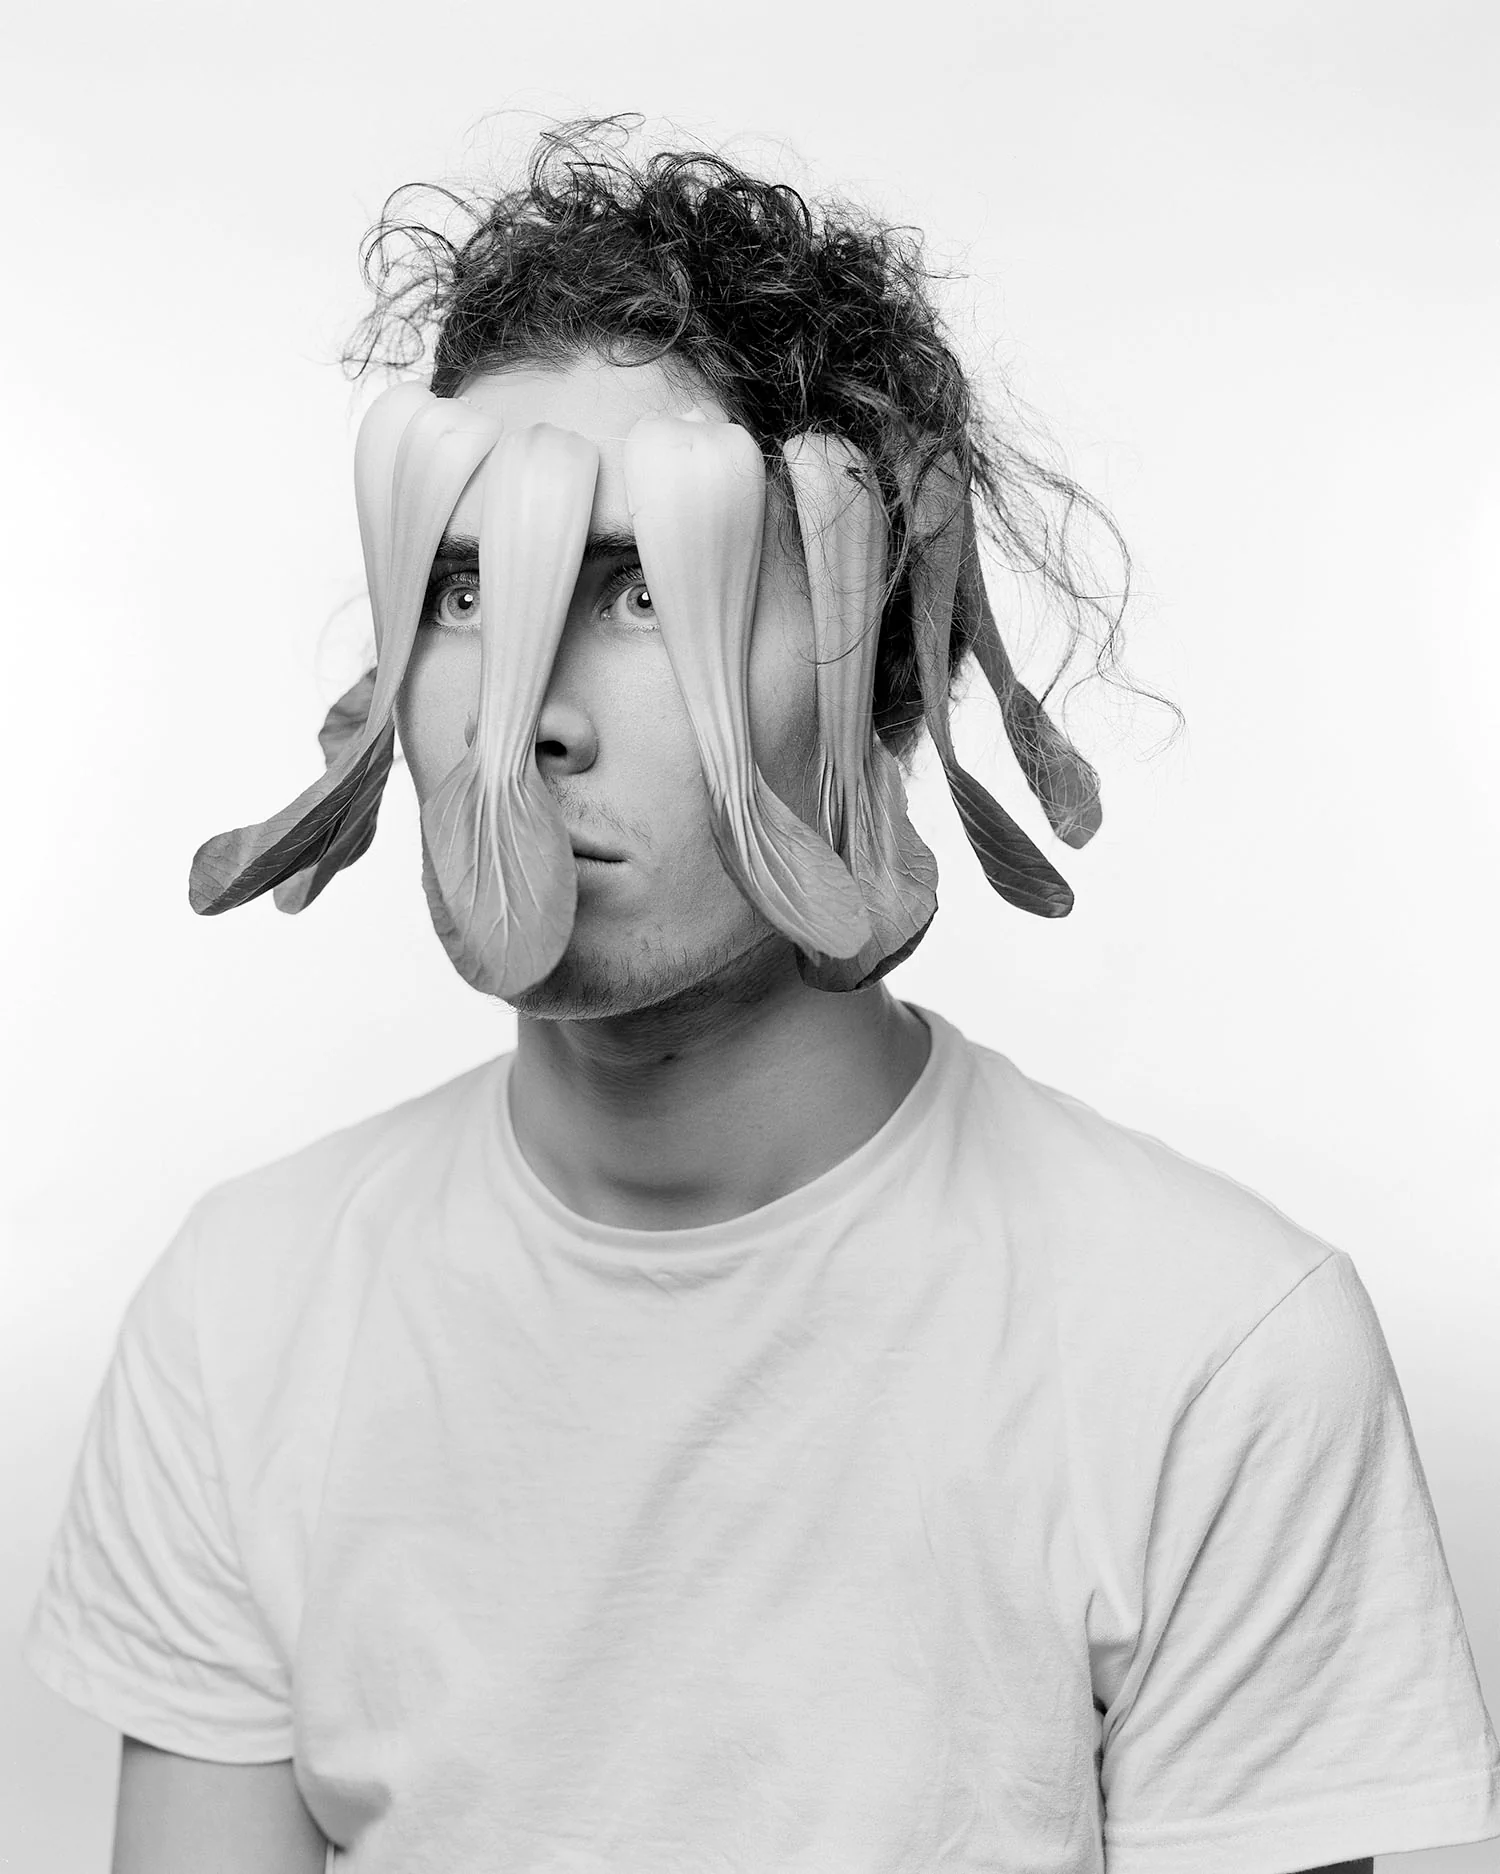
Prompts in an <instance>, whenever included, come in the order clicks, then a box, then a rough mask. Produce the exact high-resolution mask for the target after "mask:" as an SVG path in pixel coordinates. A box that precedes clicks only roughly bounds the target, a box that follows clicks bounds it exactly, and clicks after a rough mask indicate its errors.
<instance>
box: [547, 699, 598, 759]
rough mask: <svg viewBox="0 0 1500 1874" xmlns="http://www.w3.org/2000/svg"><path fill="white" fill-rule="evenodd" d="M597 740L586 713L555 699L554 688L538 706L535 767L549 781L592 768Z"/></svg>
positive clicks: (596, 752)
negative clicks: (539, 709) (539, 706)
mask: <svg viewBox="0 0 1500 1874" xmlns="http://www.w3.org/2000/svg"><path fill="white" fill-rule="evenodd" d="M598 754H599V740H598V737H597V735H596V734H595V732H594V724H593V722H592V720H591V719H590V717H589V715H588V712H587V711H586V710H583V709H580V708H579V707H578V705H577V704H576V703H573V702H570V701H569V700H568V699H567V698H566V697H563V696H559V695H558V694H557V692H556V687H555V685H554V687H553V689H552V690H551V691H550V692H549V693H548V696H547V698H546V700H545V702H544V703H543V704H542V713H541V715H540V716H539V717H538V719H537V725H536V765H537V766H538V767H539V768H540V769H541V771H542V773H543V775H544V776H545V777H546V778H547V779H548V780H551V779H553V778H554V777H556V776H560V775H564V774H582V773H584V771H585V770H586V769H589V768H592V767H593V765H594V762H595V761H596V760H597V758H598Z"/></svg>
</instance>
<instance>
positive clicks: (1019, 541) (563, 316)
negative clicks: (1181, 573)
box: [343, 114, 1163, 761]
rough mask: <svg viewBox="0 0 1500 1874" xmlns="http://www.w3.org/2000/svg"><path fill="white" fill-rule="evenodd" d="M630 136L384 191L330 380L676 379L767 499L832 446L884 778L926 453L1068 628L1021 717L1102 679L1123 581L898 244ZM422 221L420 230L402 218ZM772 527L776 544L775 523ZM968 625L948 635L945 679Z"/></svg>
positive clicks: (909, 647) (914, 727) (620, 122)
mask: <svg viewBox="0 0 1500 1874" xmlns="http://www.w3.org/2000/svg"><path fill="white" fill-rule="evenodd" d="M640 122H641V119H640V118H639V117H638V116H636V115H634V114H624V115H618V116H613V117H605V118H588V119H582V120H578V121H574V122H571V123H566V124H559V125H556V126H554V127H553V128H551V129H549V130H546V131H544V132H543V133H542V134H541V135H540V136H539V138H538V140H537V143H536V146H535V148H534V150H533V152H532V155H531V157H530V160H529V163H528V165H527V170H526V176H525V180H524V182H522V183H521V184H520V185H519V186H513V187H509V188H499V189H496V188H489V189H484V188H466V189H463V190H459V189H455V188H452V187H448V186H440V185H435V184H417V183H414V184H407V185H406V186H405V187H403V188H401V189H398V190H396V191H395V193H394V194H393V195H392V196H391V197H390V198H389V199H388V200H387V202H386V204H385V207H384V209H383V211H382V213H381V215H380V217H379V219H378V220H377V221H376V223H375V225H374V226H373V227H372V228H371V229H370V230H369V232H368V234H367V235H366V236H365V240H364V244H363V248H362V253H361V264H362V271H363V276H364V279H365V282H366V284H367V286H368V287H369V289H370V290H371V292H372V294H373V304H372V305H371V307H370V310H369V311H368V313H367V314H366V315H365V317H364V318H363V319H362V320H361V322H360V324H359V325H358V327H357V328H356V330H355V332H354V333H353V335H352V337H351V338H350V340H349V343H348V345H347V346H346V348H345V350H344V354H343V363H344V368H345V370H346V372H347V373H348V374H349V375H350V376H351V377H353V378H359V377H361V376H362V375H363V374H364V373H365V372H366V371H369V370H370V369H372V368H379V367H386V368H388V369H393V370H403V371H410V370H412V369H413V368H416V367H420V366H423V365H426V366H427V367H428V368H429V369H430V373H431V376H430V387H431V389H432V391H433V392H434V394H435V395H437V396H440V397H451V396H455V395H457V394H458V393H459V392H460V391H461V389H462V387H463V385H464V383H465V382H466V380H468V379H469V378H470V377H471V376H473V375H475V374H477V373H480V372H484V371H487V370H494V369H496V368H498V367H500V366H502V365H505V364H515V363H520V362H523V361H524V362H527V363H532V364H541V365H548V364H564V363H567V362H569V361H571V360H573V359H576V358H577V357H579V356H581V355H583V354H586V353H592V354H596V355H600V356H603V357H605V358H607V359H609V360H610V361H612V362H615V363H626V364H642V363H646V362H649V361H652V360H660V361H662V363H663V364H664V365H666V366H667V367H668V368H680V367H683V366H686V367H687V368H688V369H689V370H690V371H692V372H694V373H696V374H697V376H698V377H699V378H700V379H701V380H702V382H703V383H705V384H706V385H707V386H708V388H709V389H710V390H711V391H712V393H713V395H714V396H715V397H716V398H717V399H718V401H719V402H720V404H721V405H722V406H723V408H724V409H725V410H726V411H727V412H728V413H729V415H730V417H731V419H732V420H733V421H735V422H738V423H740V424H742V425H743V426H744V427H745V429H747V430H748V431H749V432H750V434H751V435H752V436H753V437H754V438H755V440H756V441H757V442H758V443H759V444H760V446H761V449H762V451H763V453H764V455H765V457H766V465H767V471H768V474H769V475H770V477H771V479H772V481H773V483H775V484H777V485H779V486H782V487H783V489H785V482H784V479H783V478H784V477H785V473H786V471H785V466H784V463H783V460H782V457H781V451H780V445H781V444H782V443H783V442H784V441H785V440H786V439H787V438H789V437H791V436H794V435H796V434H798V433H799V432H800V431H804V430H824V431H830V432H832V433H834V434H836V435H839V436H842V437H843V438H845V439H846V440H847V441H848V442H850V443H852V444H853V445H854V446H855V447H856V448H858V449H860V450H861V451H862V452H863V453H864V455H865V456H866V457H867V459H868V460H869V462H870V464H871V465H872V468H873V471H874V474H875V478H876V481H877V484H878V493H879V496H880V498H881V501H882V503H883V505H884V508H885V513H886V518H887V522H888V524H889V527H890V538H891V554H890V561H889V570H888V576H887V582H886V590H885V595H884V603H883V606H882V610H881V621H880V642H879V647H878V656H877V664H876V679H875V727H876V730H877V732H878V733H879V734H880V736H881V737H882V739H883V740H884V741H885V743H886V744H887V746H888V747H890V748H891V749H892V750H893V752H894V753H896V754H897V755H898V756H900V757H902V758H903V759H904V760H907V761H909V760H910V758H911V755H912V753H913V750H914V748H915V745H916V743H917V740H918V737H919V734H920V730H921V726H922V697H921V687H920V683H919V680H918V674H917V661H916V651H915V643H914V635H913V623H912V607H911V594H910V581H911V571H912V566H913V562H914V561H915V560H916V559H917V558H918V556H920V554H921V553H922V551H923V547H924V541H923V539H922V538H921V537H920V536H919V535H918V534H916V533H915V532H914V529H913V508H914V506H915V495H916V493H917V491H918V490H919V489H920V487H921V484H922V482H923V479H924V477H925V476H926V474H927V473H928V472H929V471H930V470H931V469H932V468H933V466H934V465H935V464H936V463H937V462H938V461H939V460H940V458H943V457H944V456H951V457H952V458H953V459H955V460H956V463H957V467H958V470H959V474H960V478H961V482H962V483H967V484H969V485H970V486H971V488H972V492H973V496H974V502H975V514H976V521H977V522H978V523H979V524H980V525H981V526H982V527H983V526H984V523H985V520H986V519H987V520H988V527H987V529H986V531H987V532H988V533H989V534H990V536H991V538H992V539H993V540H994V542H995V543H996V544H997V545H998V547H999V549H1000V551H1001V553H1002V555H1003V557H1004V558H1005V560H1006V562H1007V564H1008V565H1009V566H1010V567H1011V568H1012V569H1013V570H1014V571H1016V572H1018V573H1020V574H1022V575H1027V576H1031V577H1033V578H1034V579H1036V580H1039V581H1040V582H1041V584H1042V586H1043V587H1044V588H1045V594H1046V596H1048V597H1050V598H1051V599H1052V600H1054V601H1056V602H1058V604H1059V605H1060V607H1061V609H1062V611H1063V613H1064V615H1065V617H1066V619H1067V622H1068V625H1069V650H1068V654H1067V655H1066V656H1065V657H1064V659H1063V662H1062V665H1061V667H1060V668H1059V671H1058V673H1057V675H1056V676H1054V678H1053V680H1052V684H1050V685H1049V686H1048V688H1047V690H1045V691H1043V692H1042V698H1041V700H1042V701H1043V702H1045V701H1046V698H1047V696H1048V695H1049V694H1050V691H1051V689H1052V687H1054V686H1055V684H1056V683H1057V681H1058V680H1059V678H1060V677H1061V675H1062V673H1063V671H1064V670H1065V669H1066V668H1067V666H1068V664H1069V662H1070V661H1071V659H1072V656H1073V653H1074V651H1075V650H1076V648H1077V647H1078V645H1079V644H1080V643H1082V642H1084V641H1093V639H1094V633H1093V631H1092V629H1091V626H1092V625H1095V624H1099V623H1102V624H1103V626H1104V627H1105V631H1104V636H1103V639H1102V642H1100V643H1099V644H1098V647H1097V656H1096V659H1095V670H1096V672H1097V673H1098V674H1099V675H1101V676H1107V675H1109V673H1110V669H1111V667H1117V665H1118V650H1119V640H1120V631H1121V626H1120V618H1121V614H1122V612H1123V609H1124V604H1125V598H1126V594H1127V593H1128V590H1129V583H1130V559H1129V554H1128V553H1127V551H1126V549H1125V544H1124V541H1123V540H1122V539H1121V537H1120V534H1119V531H1118V529H1117V528H1116V527H1115V525H1114V523H1113V521H1112V520H1111V519H1110V517H1109V516H1108V514H1107V513H1106V512H1105V511H1104V509H1103V508H1102V507H1101V505H1100V504H1099V503H1098V502H1097V501H1096V500H1095V499H1094V498H1093V497H1092V496H1090V495H1089V494H1087V493H1086V492H1085V491H1084V490H1083V489H1081V488H1080V487H1078V486H1077V484H1076V483H1074V482H1073V481H1072V480H1071V479H1070V478H1069V477H1068V476H1066V475H1064V474H1063V473H1061V472H1060V471H1059V470H1057V469H1056V468H1054V467H1051V466H1049V465H1047V464H1045V463H1044V462H1043V461H1041V460H1040V459H1038V458H1037V457H1036V456H1034V455H1032V454H1029V453H1027V451H1026V450H1024V449H1023V448H1022V447H1021V445H1020V443H1019V441H1018V440H1017V439H1016V438H1015V437H1013V436H1009V435H1005V434H1002V433H1001V432H1000V431H999V429H998V427H997V426H996V425H995V424H994V423H993V422H992V421H991V420H990V419H989V418H988V416H987V415H986V413H985V412H984V411H983V410H982V409H981V407H980V405H979V401H978V399H977V397H976V395H975V393H974V390H973V388H972V387H971V384H970V381H969V377H968V375H967V374H966V372H965V370H964V368H963V366H962V365H961V364H960V362H959V360H958V357H957V355H956V353H955V351H954V349H953V346H952V344H951V343H950V341H949V339H948V337H947V335H946V333H945V330H944V327H943V323H942V321H941V319H940V317H939V315H938V312H937V310H936V308H935V306H934V303H933V300H932V297H931V294H930V291H929V282H930V281H932V280H934V279H936V278H937V277H939V276H938V275H936V274H935V273H933V272H931V271H929V269H928V268H927V266H926V264H925V261H924V255H923V250H922V244H921V239H920V236H919V235H917V234H916V233H915V231H913V230H909V229H902V228H898V227H895V226H893V225H890V224H888V223H885V222H882V221H880V220H878V219H877V218H875V217H874V216H872V215H870V214H868V213H866V212H864V211H863V210H861V209H859V208H856V207H854V206H852V205H850V204H849V203H847V202H843V201H830V200H825V201H823V202H821V203H818V204H816V205H810V204H809V203H808V202H807V201H805V200H804V199H803V197H802V196H801V195H800V194H799V193H798V192H797V191H796V190H795V189H793V188H791V187H789V186H787V185H786V184H782V183H772V182H767V181H762V180H759V179H757V178H756V177H754V176H751V175H748V174H746V173H745V172H744V171H743V170H741V169H739V168H737V167H735V166H734V165H733V164H731V163H730V162H728V161H726V160H725V159H724V158H723V157H722V156H719V155H716V154H713V153H712V152H709V151H706V150H697V149H688V150H660V151H657V152H656V153H654V154H650V155H648V156H645V157H644V158H633V157H632V156H631V155H630V154H629V151H628V147H627V146H628V144H629V140H630V137H631V135H632V133H633V131H634V130H635V129H636V128H638V127H639V124H640ZM434 201H435V202H437V203H438V204H439V205H440V208H441V218H442V220H443V223H444V225H443V226H442V227H440V228H439V227H435V226H433V225H431V223H430V220H429V219H427V218H424V210H425V214H426V215H428V216H430V215H431V209H430V208H428V207H426V206H425V205H426V204H429V203H431V202H434ZM781 506H782V512H783V515H784V516H788V517H789V524H790V525H791V526H792V527H793V528H795V525H796V520H795V509H794V506H793V504H792V502H791V501H790V500H788V501H785V502H783V503H782V504H781ZM981 510H982V511H981ZM1080 515H1084V516H1087V517H1089V518H1090V519H1092V520H1093V521H1094V522H1096V523H1098V524H1099V525H1100V526H1102V528H1103V530H1104V533H1105V535H1106V536H1107V537H1108V539H1109V540H1110V541H1111V542H1112V543H1113V545H1114V547H1115V548H1116V549H1117V551H1118V556H1119V562H1120V568H1121V578H1120V582H1119V591H1118V593H1117V594H1115V595H1100V594H1097V593H1095V592H1094V591H1093V590H1092V589H1091V586H1092V583H1093V582H1092V579H1091V577H1090V575H1089V570H1088V568H1087V566H1086V565H1085V564H1084V563H1083V562H1082V561H1081V559H1080V557H1079V555H1078V554H1077V552H1076V550H1075V547H1074V545H1073V541H1072V539H1071V538H1070V528H1071V526H1072V524H1073V522H1074V521H1075V520H1076V519H1077V518H1078V517H1079V516H1080ZM974 624H975V621H974V620H972V619H967V618H964V617H961V616H960V617H955V621H954V632H953V637H952V642H951V649H950V671H949V674H950V682H954V681H956V680H957V677H958V675H959V672H960V668H961V666H962V663H963V660H964V658H965V656H966V654H967V653H968V651H969V648H970V644H971V642H972V637H973V631H974ZM1131 687H1134V686H1131ZM1157 700H1159V701H1160V700H1163V699H1159V698H1158V699H1157Z"/></svg>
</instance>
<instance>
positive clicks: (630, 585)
mask: <svg viewBox="0 0 1500 1874" xmlns="http://www.w3.org/2000/svg"><path fill="white" fill-rule="evenodd" d="M601 602H602V604H603V607H604V609H605V611H607V612H613V613H614V614H615V622H616V623H617V624H623V625H631V626H634V627H635V628H636V629H637V630H641V631H654V630H655V629H656V627H657V620H656V611H655V608H654V607H653V605H652V603H651V593H650V589H649V588H648V587H647V585H646V582H645V580H644V579H642V578H640V576H639V574H637V576H636V577H635V578H633V579H629V578H627V579H624V580H621V581H620V582H619V583H618V584H617V585H616V586H615V587H614V588H613V590H606V591H605V593H604V594H603V598H602V601H601Z"/></svg>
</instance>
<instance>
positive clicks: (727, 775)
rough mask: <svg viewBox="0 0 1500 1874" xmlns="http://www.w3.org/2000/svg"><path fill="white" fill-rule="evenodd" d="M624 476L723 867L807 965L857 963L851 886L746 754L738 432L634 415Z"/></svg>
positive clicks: (745, 503)
mask: <svg viewBox="0 0 1500 1874" xmlns="http://www.w3.org/2000/svg"><path fill="white" fill-rule="evenodd" d="M624 467H625V485H626V496H627V500H628V502H629V506H630V513H631V518H632V521H633V523H634V526H635V537H636V544H637V546H638V547H639V549H640V555H641V565H642V569H643V570H644V572H645V575H646V583H647V584H648V586H649V587H650V589H651V597H652V601H653V604H654V605H655V608H656V615H657V619H658V621H659V623H660V626H661V633H662V639H663V642H664V644H665V646H666V651H667V656H668V657H669V658H670V660H671V663H672V670H673V674H674V675H675V677H676V679H677V686H678V689H679V690H680V691H681V693H682V698H683V703H684V705H685V707H686V709H687V713H688V718H689V720H690V722H691V724H692V728H693V734H694V737H695V739H696V741H697V745H698V758H699V761H700V763H701V765H702V769H703V776H704V780H705V782H706V784H707V788H708V796H709V806H710V815H711V820H710V824H711V827H712V831H713V838H714V844H715V846H716V847H717V849H718V853H719V858H720V860H721V862H722V863H723V866H724V869H725V871H726V872H728V874H729V876H730V877H731V878H732V879H733V880H734V882H735V884H736V885H737V886H738V887H739V889H740V890H741V891H742V892H743V893H744V895H745V897H746V898H747V899H748V900H749V901H750V903H751V904H753V905H754V906H755V907H756V909H757V910H758V911H759V912H760V913H761V915H762V916H763V917H764V918H765V919H766V921H767V922H768V923H769V924H771V925H772V926H773V928H775V929H776V930H778V931H780V932H781V933H782V935H783V936H785V937H788V938H790V939H791V941H792V942H793V943H794V944H796V945H797V946H798V948H799V949H800V950H802V951H804V952H807V953H809V955H810V956H811V957H812V958H813V959H815V960H822V959H827V958H834V957H854V956H857V955H858V954H859V952H860V951H861V950H863V949H864V947H865V946H866V945H867V944H868V943H869V942H870V939H871V931H870V920H869V916H868V914H867V913H866V911H865V908H864V905H863V902H862V901H861V898H860V894H859V891H858V888H857V887H856V885H855V883H854V880H853V879H852V878H851V877H850V875H849V872H848V870H847V869H846V868H845V866H844V864H843V862H842V860H840V859H839V857H838V855H837V854H836V853H835V852H834V851H833V849H832V847H831V846H830V845H828V843H827V842H826V841H825V840H823V839H822V838H820V837H819V835H818V834H817V833H815V832H814V831H813V830H812V828H811V827H809V826H805V825H804V824H803V822H802V821H801V820H800V819H798V817H797V815H796V814H794V813H793V812H792V810H791V809H790V808H789V807H788V806H787V805H786V804H785V802H784V801H782V800H781V799H779V798H778V796H777V795H776V794H774V793H773V792H772V791H771V789H770V787H769V786H768V785H767V783H766V780H765V777H764V776H763V775H762V774H761V772H760V769H759V767H758V766H757V764H756V761H755V757H754V754H753V752H752V747H751V737H750V712H749V669H750V636H751V627H752V625H753V623H754V617H755V595H756V587H757V584H758V581H759V576H760V554H761V540H762V534H763V530H764V525H765V500H766V488H765V463H764V462H763V460H762V459H761V454H760V450H759V449H758V448H757V446H756V444H755V441H754V439H753V438H752V437H751V436H750V435H749V433H748V432H747V431H746V430H744V429H743V428H742V427H741V426H740V425H739V424H735V423H710V422H704V421H702V420H701V418H700V419H699V420H696V421H694V420H689V419H687V418H682V417H642V418H641V420H640V421H639V422H638V423H636V424H635V426H634V428H633V429H632V430H631V432H630V434H629V435H628V436H627V437H626V439H625V449H624Z"/></svg>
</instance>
